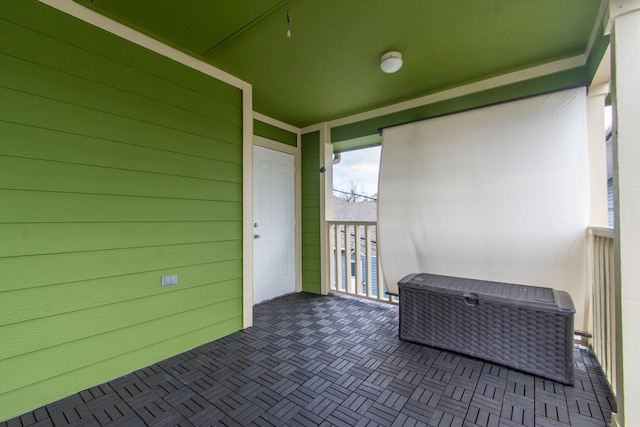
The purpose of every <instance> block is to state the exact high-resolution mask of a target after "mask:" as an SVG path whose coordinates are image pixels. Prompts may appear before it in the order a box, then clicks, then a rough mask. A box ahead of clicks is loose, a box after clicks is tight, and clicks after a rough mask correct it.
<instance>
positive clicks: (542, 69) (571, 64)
mask: <svg viewBox="0 0 640 427" xmlns="http://www.w3.org/2000/svg"><path fill="white" fill-rule="evenodd" d="M586 61H587V56H586V55H585V54H582V55H577V56H574V57H571V58H566V59H561V60H559V61H554V62H549V63H547V64H543V65H538V66H536V67H531V68H527V69H525V70H520V71H515V72H513V73H508V74H503V75H501V76H497V77H492V78H490V79H486V80H481V81H479V82H475V83H471V84H467V85H464V86H459V87H456V88H453V89H448V90H444V91H442V92H437V93H433V94H431V95H426V96H423V97H420V98H415V99H412V100H409V101H404V102H400V103H397V104H392V105H388V106H386V107H382V108H378V109H375V110H370V111H366V112H364V113H358V114H354V115H352V116H347V117H343V118H340V119H337V120H332V121H330V122H328V123H329V128H334V127H338V126H344V125H348V124H352V123H357V122H361V121H363V120H369V119H374V118H376V117H380V116H386V115H388V114H393V113H397V112H400V111H404V110H409V109H411V108H416V107H422V106H425V105H429V104H433V103H435V102H440V101H446V100H449V99H453V98H458V97H460V96H465V95H471V94H473V93H478V92H482V91H485V90H489V89H495V88H498V87H501V86H506V85H509V84H513V83H519V82H522V81H525V80H529V79H534V78H537V77H543V76H546V75H549V74H554V73H558V72H561V71H567V70H570V69H573V68H577V67H582V66H584V65H585V64H586ZM317 126H319V125H311V126H307V127H305V128H303V129H302V131H303V133H304V132H306V131H307V129H316V128H317Z"/></svg>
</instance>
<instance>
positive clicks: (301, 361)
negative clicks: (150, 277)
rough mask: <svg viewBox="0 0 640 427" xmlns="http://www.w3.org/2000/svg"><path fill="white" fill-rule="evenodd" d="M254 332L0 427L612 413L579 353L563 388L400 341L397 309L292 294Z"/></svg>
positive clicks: (370, 422) (266, 310) (580, 418)
mask: <svg viewBox="0 0 640 427" xmlns="http://www.w3.org/2000/svg"><path fill="white" fill-rule="evenodd" d="M254 323H255V326H254V327H252V328H249V329H246V330H243V331H239V332H236V333H234V334H231V335H229V336H227V337H224V338H221V339H219V340H216V341H212V342H210V343H207V344H204V345H202V346H200V347H198V348H196V349H192V350H190V351H188V352H185V353H182V354H179V355H176V356H173V357H171V358H168V359H166V360H163V361H161V362H159V363H156V364H154V365H152V366H148V367H145V368H142V369H140V370H138V371H135V372H133V373H130V374H127V375H124V376H122V377H120V378H116V379H114V380H112V381H109V382H107V383H104V384H101V385H98V386H95V387H91V388H89V389H86V390H83V391H81V392H79V393H77V394H74V395H72V396H69V397H67V398H65V399H62V400H59V401H57V402H53V403H51V404H49V405H46V406H44V407H42V408H38V409H36V410H34V411H31V412H28V413H26V414H23V415H21V416H20V417H16V418H13V419H11V420H7V421H5V422H0V427H10V426H11V427H12V426H20V427H23V426H38V427H44V426H47V427H51V426H54V427H58V426H66V425H86V426H92V425H93V426H125V425H126V426H165V425H166V426H184V427H187V426H213V425H220V426H363V427H375V426H393V427H399V426H402V427H425V426H429V427H434V426H437V427H441V426H446V427H452V426H460V427H512V426H530V427H545V426H554V427H558V426H560V427H563V426H584V427H603V426H606V425H607V422H609V421H610V419H611V412H612V411H613V410H615V406H616V405H615V400H614V398H613V396H612V395H611V392H610V390H609V386H608V384H607V382H606V379H605V377H604V375H603V374H602V371H601V369H600V367H599V365H598V363H597V360H595V358H594V357H593V356H592V355H591V354H590V353H589V352H588V351H587V350H586V349H585V348H583V347H579V346H576V347H575V353H574V354H575V367H576V374H575V377H576V383H575V385H574V386H567V385H563V384H559V383H556V382H553V381H549V380H546V379H542V378H537V377H535V376H533V375H529V374H526V373H522V372H518V371H515V370H513V369H509V368H506V367H503V366H500V365H495V364H492V363H489V362H485V361H482V360H478V359H475V358H472V357H466V356H463V355H460V354H456V353H451V352H447V351H442V350H439V349H435V348H430V347H426V346H422V345H417V344H414V343H408V342H403V341H400V340H399V339H398V337H397V336H398V333H397V324H398V309H397V307H396V306H391V305H385V304H380V303H376V302H372V301H364V300H358V299H354V298H348V297H342V296H335V295H330V296H324V297H323V296H316V295H309V294H297V295H288V296H285V297H282V298H278V299H275V300H272V301H268V302H266V303H263V304H259V305H257V306H256V307H255V308H254Z"/></svg>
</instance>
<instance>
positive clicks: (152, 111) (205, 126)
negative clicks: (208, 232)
mask: <svg viewBox="0 0 640 427" xmlns="http://www.w3.org/2000/svg"><path fill="white" fill-rule="evenodd" d="M0 22H1V21H0ZM25 49H27V47H25ZM58 62H59V61H58ZM0 68H2V70H3V80H2V86H4V87H10V88H13V89H14V90H20V91H23V92H26V93H31V94H34V95H38V96H43V97H46V98H51V99H57V100H60V101H64V102H66V103H69V104H74V105H81V106H84V107H87V108H92V109H95V110H99V111H105V112H110V113H113V114H120V115H123V116H127V117H131V118H135V119H137V120H140V121H147V122H151V123H162V124H164V126H167V127H171V128H175V129H182V130H188V131H189V132H194V133H198V134H200V135H203V136H210V135H209V134H210V132H211V130H212V129H214V128H215V127H216V125H218V124H225V125H234V126H237V127H241V126H242V120H241V115H240V110H239V109H238V108H236V107H231V106H229V105H227V104H219V105H213V106H203V107H202V109H201V110H200V111H192V110H186V109H183V108H179V107H176V106H174V105H173V104H172V103H171V100H167V101H164V100H163V101H157V100H155V99H150V98H148V97H146V96H141V95H138V94H137V93H131V92H128V91H123V90H122V89H119V88H115V87H111V86H106V85H104V84H101V83H96V82H94V81H91V80H87V79H85V78H78V77H77V76H76V75H70V74H67V73H65V72H60V71H56V70H53V69H51V68H49V67H46V66H42V65H39V64H34V63H32V62H28V61H24V60H21V59H17V58H14V57H11V56H8V55H4V54H0ZM149 84H150V82H147V83H146V85H149ZM158 87H159V86H158V84H157V83H156V84H155V89H156V91H157V89H158ZM151 89H153V87H152V88H150V89H149V91H151ZM178 99H180V98H178ZM205 108H206V109H205ZM211 136H215V135H211Z"/></svg>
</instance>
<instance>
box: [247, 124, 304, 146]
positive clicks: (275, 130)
mask: <svg viewBox="0 0 640 427" xmlns="http://www.w3.org/2000/svg"><path fill="white" fill-rule="evenodd" d="M253 134H254V135H258V136H261V137H263V138H267V139H270V140H272V141H278V142H281V143H283V144H287V145H290V146H292V147H297V146H298V136H297V135H296V134H295V133H293V132H289V131H288V130H284V129H281V128H279V127H276V126H273V125H270V124H268V123H264V122H261V121H260V120H254V121H253Z"/></svg>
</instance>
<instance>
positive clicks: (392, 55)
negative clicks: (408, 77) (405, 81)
mask: <svg viewBox="0 0 640 427" xmlns="http://www.w3.org/2000/svg"><path fill="white" fill-rule="evenodd" d="M400 68H402V53H400V52H397V51H392V52H387V53H385V54H384V55H382V58H380V69H381V70H382V71H384V72H385V73H395V72H396V71H398V70H399V69H400Z"/></svg>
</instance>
